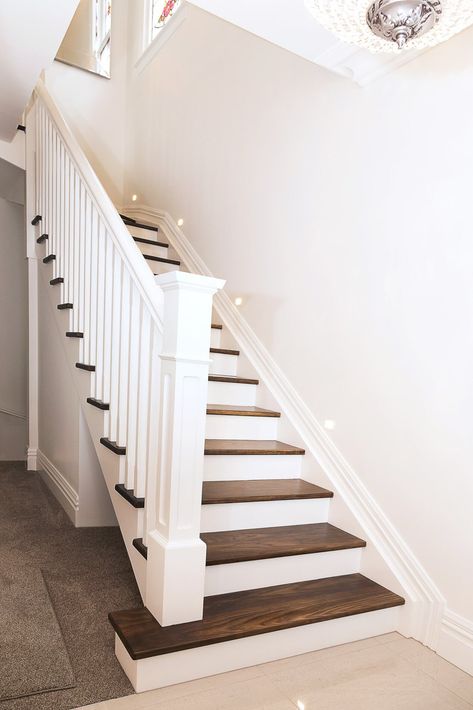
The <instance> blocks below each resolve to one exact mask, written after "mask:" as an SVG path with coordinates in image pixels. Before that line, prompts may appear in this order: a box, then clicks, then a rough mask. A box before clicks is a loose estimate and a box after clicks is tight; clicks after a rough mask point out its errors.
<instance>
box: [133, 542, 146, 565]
mask: <svg viewBox="0 0 473 710" xmlns="http://www.w3.org/2000/svg"><path fill="white" fill-rule="evenodd" d="M133 547H134V548H135V549H136V550H138V552H139V553H140V555H143V557H144V558H145V560H147V559H148V548H147V547H146V545H145V544H144V542H143V538H142V537H136V538H135V539H134V540H133Z"/></svg>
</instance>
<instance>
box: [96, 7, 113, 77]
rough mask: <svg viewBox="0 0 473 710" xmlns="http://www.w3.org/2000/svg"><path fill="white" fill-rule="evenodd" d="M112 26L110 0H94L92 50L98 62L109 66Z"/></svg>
mask: <svg viewBox="0 0 473 710" xmlns="http://www.w3.org/2000/svg"><path fill="white" fill-rule="evenodd" d="M111 27H112V0H95V37H94V51H95V56H96V58H97V61H98V62H99V63H100V64H104V65H107V64H108V66H109V70H110V38H111Z"/></svg>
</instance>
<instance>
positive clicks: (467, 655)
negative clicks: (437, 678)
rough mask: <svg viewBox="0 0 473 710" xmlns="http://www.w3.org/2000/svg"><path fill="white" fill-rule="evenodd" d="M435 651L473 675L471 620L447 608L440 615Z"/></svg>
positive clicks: (472, 632)
mask: <svg viewBox="0 0 473 710" xmlns="http://www.w3.org/2000/svg"><path fill="white" fill-rule="evenodd" d="M437 653H438V654H439V655H440V656H442V658H445V659H446V660H447V661H450V663H453V664H454V665H455V666H458V668H461V670H462V671H465V672H466V673H469V674H470V675H473V622H471V621H470V620H469V619H465V618H464V617H462V616H460V615H459V614H455V613H454V612H453V611H450V610H449V609H447V610H446V611H445V613H444V615H443V617H442V622H441V626H440V634H439V640H438V645H437Z"/></svg>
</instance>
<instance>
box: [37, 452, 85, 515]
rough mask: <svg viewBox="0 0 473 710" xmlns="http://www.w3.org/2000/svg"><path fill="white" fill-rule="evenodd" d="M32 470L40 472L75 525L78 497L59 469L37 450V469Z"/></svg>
mask: <svg viewBox="0 0 473 710" xmlns="http://www.w3.org/2000/svg"><path fill="white" fill-rule="evenodd" d="M29 470H30V469H29ZM33 470H39V471H40V474H41V477H42V479H43V481H44V482H45V483H46V485H47V486H48V488H49V490H50V491H51V493H52V494H53V495H54V497H55V498H56V499H57V500H58V501H59V503H60V504H61V505H62V507H63V508H64V510H65V511H66V513H67V514H68V516H69V517H70V519H71V520H72V522H73V523H74V525H76V521H77V514H78V512H79V495H78V493H77V491H76V490H74V488H73V487H72V486H71V484H70V483H69V482H68V481H67V480H66V479H65V478H64V476H63V475H62V473H61V472H60V471H59V469H58V468H56V466H55V465H54V464H53V463H52V461H50V460H49V459H48V457H47V456H45V454H43V452H42V451H39V450H38V469H33Z"/></svg>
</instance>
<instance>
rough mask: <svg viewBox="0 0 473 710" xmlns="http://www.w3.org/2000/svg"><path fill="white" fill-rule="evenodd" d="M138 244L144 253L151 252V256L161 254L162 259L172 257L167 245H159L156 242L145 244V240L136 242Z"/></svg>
mask: <svg viewBox="0 0 473 710" xmlns="http://www.w3.org/2000/svg"><path fill="white" fill-rule="evenodd" d="M136 246H137V247H138V249H139V250H140V252H141V253H142V254H149V256H159V257H161V258H162V259H171V258H172V257H171V256H170V255H169V249H168V248H167V247H159V246H158V245H156V246H155V245H154V244H143V242H136Z"/></svg>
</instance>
